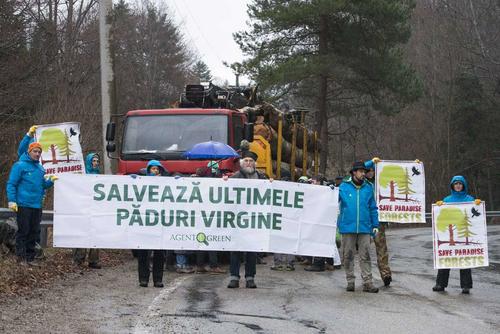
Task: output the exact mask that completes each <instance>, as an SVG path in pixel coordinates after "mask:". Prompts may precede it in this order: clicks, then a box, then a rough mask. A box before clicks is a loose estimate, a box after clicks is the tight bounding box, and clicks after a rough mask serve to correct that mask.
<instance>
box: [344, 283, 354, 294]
mask: <svg viewBox="0 0 500 334" xmlns="http://www.w3.org/2000/svg"><path fill="white" fill-rule="evenodd" d="M345 290H346V291H350V292H352V291H354V283H347V288H346V289H345Z"/></svg>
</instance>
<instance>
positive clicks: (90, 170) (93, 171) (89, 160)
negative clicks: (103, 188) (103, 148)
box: [85, 152, 100, 174]
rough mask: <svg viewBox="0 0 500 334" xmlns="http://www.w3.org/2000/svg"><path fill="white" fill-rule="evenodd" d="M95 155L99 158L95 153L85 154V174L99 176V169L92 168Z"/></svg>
mask: <svg viewBox="0 0 500 334" xmlns="http://www.w3.org/2000/svg"><path fill="white" fill-rule="evenodd" d="M96 155H97V156H99V155H98V154H97V153H94V152H93V153H89V154H87V156H86V157H85V172H86V173H87V174H99V173H100V170H99V168H92V159H93V158H94V156H96Z"/></svg>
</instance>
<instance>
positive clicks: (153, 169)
mask: <svg viewBox="0 0 500 334" xmlns="http://www.w3.org/2000/svg"><path fill="white" fill-rule="evenodd" d="M146 173H147V175H149V176H167V175H168V172H167V170H166V169H165V167H163V165H162V164H161V163H160V162H159V161H158V160H151V161H149V162H148V165H147V167H146ZM134 253H135V254H134V255H135V256H136V257H137V265H138V266H137V267H138V272H139V286H141V287H144V288H145V287H147V286H148V283H149V272H150V270H149V258H150V257H151V253H153V284H154V287H155V288H163V282H162V281H163V266H164V263H165V255H166V254H165V253H166V252H165V251H164V250H147V249H139V250H135V252H134Z"/></svg>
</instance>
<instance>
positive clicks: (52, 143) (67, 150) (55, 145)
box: [39, 128, 75, 165]
mask: <svg viewBox="0 0 500 334" xmlns="http://www.w3.org/2000/svg"><path fill="white" fill-rule="evenodd" d="M39 142H40V145H42V151H43V152H49V151H50V152H51V156H52V159H51V160H42V164H45V163H47V162H49V161H50V162H52V164H54V165H56V164H57V163H59V162H60V161H64V160H58V159H57V154H56V149H57V150H59V154H60V155H63V156H66V159H65V160H66V162H70V159H69V158H70V156H71V155H72V154H74V153H75V152H74V151H73V150H71V140H70V139H69V136H68V134H67V133H66V131H64V132H63V131H62V130H61V129H58V128H49V129H45V130H43V131H42V134H41V135H40V140H39Z"/></svg>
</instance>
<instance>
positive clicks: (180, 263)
mask: <svg viewBox="0 0 500 334" xmlns="http://www.w3.org/2000/svg"><path fill="white" fill-rule="evenodd" d="M175 262H176V263H177V267H179V268H184V267H186V266H187V264H188V258H187V255H185V254H175Z"/></svg>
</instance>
